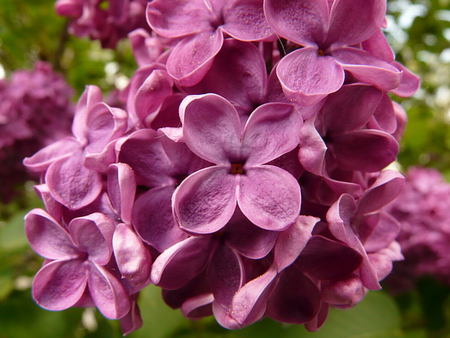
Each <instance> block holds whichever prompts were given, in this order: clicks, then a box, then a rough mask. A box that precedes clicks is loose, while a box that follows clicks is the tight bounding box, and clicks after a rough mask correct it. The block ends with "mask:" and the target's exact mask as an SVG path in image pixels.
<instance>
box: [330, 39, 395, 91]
mask: <svg viewBox="0 0 450 338" xmlns="http://www.w3.org/2000/svg"><path fill="white" fill-rule="evenodd" d="M333 56H334V57H335V59H336V62H338V63H339V64H341V65H342V67H343V68H344V69H345V70H347V71H349V72H350V73H351V74H352V75H353V76H354V77H355V78H357V79H358V80H359V81H361V82H364V83H369V84H372V85H374V86H375V87H378V88H380V89H381V90H384V91H389V90H393V89H395V88H397V87H398V86H399V85H400V83H401V80H402V72H401V71H399V70H398V69H397V68H395V67H394V66H392V65H390V64H389V63H387V62H385V61H382V60H380V59H377V58H376V57H374V56H372V55H371V54H369V53H368V52H366V51H364V50H361V49H357V48H351V47H347V48H339V49H337V50H334V51H333Z"/></svg>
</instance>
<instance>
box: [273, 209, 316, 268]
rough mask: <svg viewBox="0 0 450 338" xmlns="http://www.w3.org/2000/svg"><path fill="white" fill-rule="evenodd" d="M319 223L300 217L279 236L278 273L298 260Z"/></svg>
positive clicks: (276, 256)
mask: <svg viewBox="0 0 450 338" xmlns="http://www.w3.org/2000/svg"><path fill="white" fill-rule="evenodd" d="M318 221H319V218H316V217H312V216H304V215H300V216H298V218H297V221H296V222H295V223H294V224H292V226H291V227H290V228H289V229H287V230H285V231H283V232H281V233H280V234H279V236H278V239H277V243H276V246H275V251H274V253H275V258H274V261H275V263H276V265H277V268H278V271H281V270H284V269H285V268H287V267H288V266H289V265H291V264H292V263H293V262H294V261H295V260H296V259H297V258H298V256H299V255H300V253H301V252H302V250H303V249H304V247H305V245H306V243H307V242H308V240H309V239H310V238H311V232H312V230H313V228H314V226H315V225H316V223H317V222H318Z"/></svg>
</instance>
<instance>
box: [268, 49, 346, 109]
mask: <svg viewBox="0 0 450 338" xmlns="http://www.w3.org/2000/svg"><path fill="white" fill-rule="evenodd" d="M277 76H278V78H279V80H280V83H281V86H282V87H283V91H284V94H285V95H286V96H287V97H288V98H289V99H291V100H293V101H295V102H297V103H298V104H300V105H304V106H310V105H313V104H316V103H318V102H319V101H320V100H322V99H323V98H324V97H326V96H327V95H328V94H330V93H334V92H335V91H337V90H338V89H339V88H341V86H342V84H343V83H344V78H345V76H344V70H343V68H342V66H341V65H340V64H338V63H337V62H335V60H334V58H333V57H331V56H319V55H318V50H317V48H316V47H305V48H301V49H297V50H295V51H293V52H291V53H289V54H288V55H286V56H285V57H284V58H282V59H281V60H280V62H279V63H278V66H277Z"/></svg>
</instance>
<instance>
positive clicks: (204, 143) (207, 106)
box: [180, 94, 241, 164]
mask: <svg viewBox="0 0 450 338" xmlns="http://www.w3.org/2000/svg"><path fill="white" fill-rule="evenodd" d="M180 118H181V121H182V123H183V137H184V141H185V142H186V144H187V146H188V147H189V149H190V150H191V151H192V152H193V153H195V154H196V155H197V156H199V157H201V158H203V159H205V160H207V161H209V162H213V163H217V164H228V163H229V162H230V161H229V158H230V156H232V157H236V160H239V158H238V155H239V148H240V134H241V123H240V120H239V114H238V112H237V111H236V109H235V108H234V107H233V105H232V104H231V103H230V102H228V101H227V100H226V99H224V98H223V97H221V96H219V95H216V94H205V95H191V96H188V97H186V98H185V99H184V100H183V102H182V103H181V106H180Z"/></svg>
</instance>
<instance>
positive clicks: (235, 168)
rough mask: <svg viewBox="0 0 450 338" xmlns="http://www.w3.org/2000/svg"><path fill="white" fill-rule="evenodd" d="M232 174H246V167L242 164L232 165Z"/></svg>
mask: <svg viewBox="0 0 450 338" xmlns="http://www.w3.org/2000/svg"><path fill="white" fill-rule="evenodd" d="M230 174H232V175H238V174H239V175H242V174H244V165H243V164H242V163H232V164H231V170H230Z"/></svg>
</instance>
